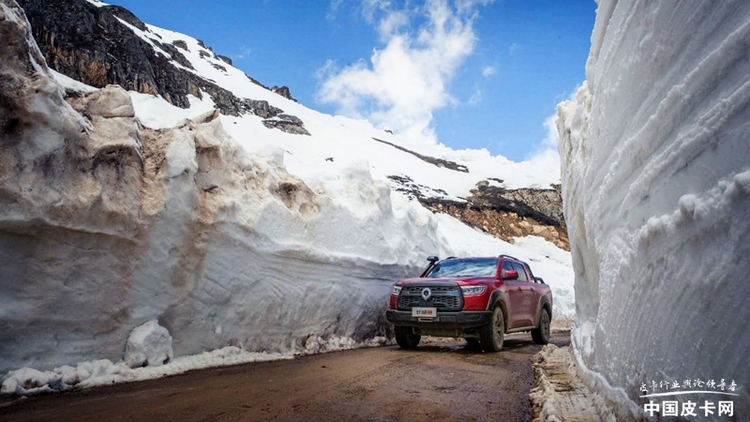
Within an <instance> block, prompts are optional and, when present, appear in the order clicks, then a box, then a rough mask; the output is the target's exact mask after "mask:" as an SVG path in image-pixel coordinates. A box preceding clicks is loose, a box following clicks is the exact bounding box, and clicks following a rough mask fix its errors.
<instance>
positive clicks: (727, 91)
mask: <svg viewBox="0 0 750 422" xmlns="http://www.w3.org/2000/svg"><path fill="white" fill-rule="evenodd" d="M749 54H750V3H748V2H746V1H723V2H704V3H690V4H689V5H688V4H686V3H681V2H652V1H632V2H617V1H602V2H601V3H600V5H599V8H598V10H597V18H596V24H595V29H594V33H593V35H592V48H591V55H590V57H589V60H588V63H587V66H586V76H587V81H586V83H584V85H583V87H582V88H581V89H580V90H579V91H578V93H577V96H576V101H575V103H571V102H568V103H564V104H561V105H560V107H559V108H558V116H559V120H558V129H559V132H560V135H561V143H560V154H561V158H562V163H563V164H562V178H563V198H564V205H565V215H566V220H567V224H568V230H569V234H570V243H571V251H572V255H573V265H574V269H575V295H576V307H577V316H576V324H575V329H574V331H573V345H574V346H575V350H576V352H577V355H578V358H579V360H580V363H581V364H583V365H584V366H585V367H586V368H587V370H588V371H589V372H588V374H589V378H590V380H591V381H592V382H594V383H596V384H598V385H599V388H600V389H601V390H604V391H607V392H608V393H609V394H610V395H611V396H612V397H613V398H616V399H617V400H619V402H620V403H621V404H623V405H624V407H623V409H621V410H622V411H623V412H624V413H625V414H628V413H632V414H638V409H641V410H642V409H643V403H644V402H646V403H647V402H648V401H649V400H654V401H655V402H656V403H659V398H658V397H657V398H640V397H639V396H642V395H646V394H653V393H665V392H670V391H672V392H674V391H680V390H711V391H715V392H719V391H722V392H725V393H729V392H730V389H729V386H730V385H731V383H732V382H734V383H735V384H736V385H737V387H736V388H734V389H733V390H734V391H733V392H732V393H734V394H737V396H729V395H719V396H702V397H701V396H695V395H693V396H690V395H681V396H671V397H666V398H664V400H679V401H680V403H681V404H682V403H684V402H686V401H688V400H692V401H693V402H695V401H696V400H698V402H699V403H701V404H703V401H704V399H707V400H708V399H713V401H714V406H716V401H717V400H730V401H734V415H735V417H736V416H739V418H740V419H743V418H748V417H750V396H749V395H748V388H750V371H748V369H747V368H748V356H750V332H749V331H748V330H747V328H746V327H745V323H746V322H747V321H750V307H748V306H747V303H746V302H747V299H748V297H750V284H749V283H748V274H750V258H748V257H750V241H749V240H748V239H750V142H749V140H748V136H749V135H750V79H748V75H750V61H748V55H749ZM685 380H691V381H690V382H689V383H688V384H690V385H689V386H686V385H685ZM652 381H654V382H655V384H652ZM710 381H713V383H711V382H710ZM666 382H668V384H665V383H666ZM675 382H677V384H678V386H679V387H678V388H677V389H675ZM722 382H723V383H724V385H721V384H720V383H722ZM712 384H713V385H712ZM654 385H656V388H654ZM665 385H667V387H666V388H665ZM720 385H721V387H720ZM631 411H632V412H631ZM698 412H699V413H700V415H699V416H701V417H705V414H704V412H703V411H698ZM656 414H657V413H654V415H656ZM718 416H719V415H718V414H717V413H716V412H715V413H714V415H713V416H712V417H714V418H716V417H718ZM722 417H723V418H726V414H725V415H724V416H722Z"/></svg>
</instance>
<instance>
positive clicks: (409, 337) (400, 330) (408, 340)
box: [396, 326, 422, 349]
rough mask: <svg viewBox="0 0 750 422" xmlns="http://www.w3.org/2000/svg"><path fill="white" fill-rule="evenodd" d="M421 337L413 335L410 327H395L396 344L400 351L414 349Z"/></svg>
mask: <svg viewBox="0 0 750 422" xmlns="http://www.w3.org/2000/svg"><path fill="white" fill-rule="evenodd" d="M421 339H422V336H420V335H419V334H414V330H413V329H412V328H411V327H398V326H397V327H396V343H398V345H399V346H400V347H401V348H402V349H416V348H417V346H418V345H419V341H420V340H421Z"/></svg>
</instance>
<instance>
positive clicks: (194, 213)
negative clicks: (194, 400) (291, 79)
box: [0, 2, 575, 394]
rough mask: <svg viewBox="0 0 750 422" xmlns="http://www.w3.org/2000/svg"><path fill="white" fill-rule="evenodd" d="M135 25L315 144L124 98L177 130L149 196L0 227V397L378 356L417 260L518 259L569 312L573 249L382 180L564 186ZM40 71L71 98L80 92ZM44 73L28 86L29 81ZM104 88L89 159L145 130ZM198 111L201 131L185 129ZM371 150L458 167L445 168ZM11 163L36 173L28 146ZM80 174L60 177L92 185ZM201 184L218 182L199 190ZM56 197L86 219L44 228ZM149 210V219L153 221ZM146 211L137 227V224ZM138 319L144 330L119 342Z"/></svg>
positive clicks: (529, 165)
mask: <svg viewBox="0 0 750 422" xmlns="http://www.w3.org/2000/svg"><path fill="white" fill-rule="evenodd" d="M94 3H95V4H97V5H99V6H100V5H102V4H101V3H100V2H94ZM148 28H149V32H144V31H140V30H138V29H137V28H133V27H131V29H133V30H134V31H135V32H137V33H138V34H139V35H140V36H141V37H144V38H152V37H155V36H156V35H157V34H158V36H159V37H160V38H158V37H157V38H158V39H159V41H160V42H162V43H165V42H166V43H170V42H172V41H175V40H183V41H185V42H186V43H187V46H188V51H183V53H184V54H185V56H186V57H187V58H188V60H190V62H191V63H192V64H193V66H194V68H195V69H196V70H195V72H197V73H198V74H200V75H201V76H202V77H204V78H207V79H212V80H214V81H216V83H217V84H218V85H220V86H222V87H224V88H226V89H228V90H230V91H232V92H234V94H235V95H237V96H238V97H247V98H251V99H255V100H267V101H268V102H269V103H270V104H271V105H273V106H276V107H279V108H281V109H283V110H284V112H285V113H287V114H292V115H295V116H297V117H299V118H301V119H302V120H303V121H304V124H305V128H306V129H307V130H308V131H309V132H310V133H311V136H304V135H292V134H287V133H284V132H282V131H280V130H275V129H268V128H266V127H265V126H263V124H262V122H261V119H260V118H259V117H256V116H254V115H245V116H242V117H234V116H224V115H222V116H220V117H219V118H218V119H216V120H211V118H210V116H208V115H206V114H204V112H206V111H208V110H210V109H211V108H212V106H213V102H212V101H211V100H210V98H209V97H208V95H205V94H204V95H203V99H199V98H197V97H190V103H191V107H190V108H189V109H187V110H183V109H179V108H177V107H174V106H172V105H170V104H168V103H167V102H166V101H164V100H163V99H161V98H159V97H154V96H148V95H144V94H139V93H135V92H130V93H129V97H130V102H132V107H133V108H134V110H135V116H136V118H137V119H138V120H139V121H140V122H141V124H143V125H145V126H146V127H151V128H155V129H161V128H171V127H173V126H180V127H179V128H177V129H174V130H173V131H171V132H169V131H160V132H156V134H155V135H153V136H156V137H157V138H156V139H159V140H163V139H162V138H163V137H165V136H167V137H168V139H166V140H163V141H164V142H167V143H168V145H167V147H165V150H164V157H163V162H162V164H160V165H161V167H160V169H159V173H158V175H159V177H160V178H161V179H159V180H158V183H159V184H160V185H159V186H162V185H163V186H164V189H163V194H162V193H159V194H158V195H163V196H158V197H156V198H153V197H147V198H143V197H141V196H139V195H141V194H142V193H143V192H144V191H139V190H138V189H139V188H138V186H140V185H139V183H141V181H138V182H137V183H132V184H130V185H126V186H124V187H123V188H122V189H120V190H114V191H113V192H112V193H110V194H107V195H109V196H107V195H104V194H101V193H97V192H105V193H106V192H109V191H108V189H109V188H108V187H107V186H106V185H102V186H99V185H97V184H96V183H97V182H96V181H94V182H91V181H90V180H89V179H86V180H87V182H86V183H84V184H82V185H81V186H70V185H64V186H63V185H56V187H55V188H54V189H52V188H50V189H46V188H44V187H43V189H41V190H40V191H39V192H36V193H34V194H33V196H28V197H24V198H25V199H24V201H22V202H20V204H22V206H21V205H19V206H13V207H10V206H9V207H5V206H4V207H2V208H0V210H2V213H0V223H2V225H3V227H7V228H8V230H9V231H5V232H0V279H2V280H3V281H2V282H0V292H1V293H2V294H0V324H2V330H0V356H1V358H0V373H6V372H7V375H5V376H4V377H3V378H2V392H4V393H15V394H33V393H39V392H46V391H52V390H62V389H67V388H80V387H89V386H94V385H102V384H109V383H112V382H120V381H131V380H136V379H149V378H154V377H159V376H164V375H169V374H175V373H180V372H183V371H185V370H189V369H195V368H200V367H208V366H213V365H220V364H235V363H241V362H249V361H257V360H266V359H280V358H289V357H291V356H293V355H294V354H306V353H318V352H324V351H330V350H339V349H346V348H351V347H357V346H362V345H368V344H380V343H382V342H383V341H384V340H383V339H382V338H378V337H376V338H375V339H372V337H373V336H377V335H382V329H383V321H382V314H383V310H384V307H385V306H386V299H387V295H388V293H389V291H390V286H391V284H392V283H393V282H395V281H397V280H398V279H400V278H405V277H408V276H413V275H414V274H415V273H416V272H417V271H418V270H419V269H420V268H421V267H422V266H423V264H424V259H425V257H426V256H429V255H439V256H441V257H445V256H449V255H455V256H461V255H498V254H501V253H505V254H511V255H515V256H518V257H519V258H521V259H524V260H527V261H528V262H529V263H530V264H531V266H532V268H533V270H534V272H535V274H536V275H537V276H540V277H543V278H544V279H545V281H546V282H547V283H548V284H549V285H550V286H551V287H552V290H553V293H554V295H555V306H554V314H555V317H570V316H572V315H573V313H574V310H575V304H574V297H573V285H572V280H573V270H572V267H571V261H570V254H569V253H567V252H565V251H563V250H560V249H559V248H557V247H556V246H554V245H552V244H551V243H549V242H547V241H545V240H542V239H540V238H535V237H527V238H521V239H518V241H517V242H516V244H515V245H512V244H509V243H507V242H504V241H501V240H498V239H496V238H493V237H491V236H489V235H486V234H484V233H482V232H479V231H477V230H475V229H472V228H469V227H468V226H466V225H464V224H462V223H460V222H459V221H458V220H455V219H453V218H452V217H449V216H447V215H442V214H433V213H432V212H430V211H428V210H426V209H425V208H423V207H422V206H421V205H420V204H419V203H418V202H417V201H413V200H409V199H408V198H407V197H406V196H405V195H404V194H402V193H399V192H396V191H394V190H392V189H391V185H390V182H389V180H388V179H386V176H388V175H394V174H395V175H399V174H406V175H408V176H409V177H410V178H412V179H413V180H414V181H415V182H416V183H419V184H422V185H425V186H429V187H431V188H437V189H443V190H444V191H445V192H446V196H447V197H450V198H458V199H460V197H463V196H467V195H468V194H469V191H470V189H472V188H473V187H474V186H475V184H476V183H477V182H479V181H482V180H485V179H487V178H489V177H493V178H499V179H502V180H504V183H503V186H504V187H506V188H522V187H538V188H547V187H549V186H550V184H552V183H559V169H557V168H537V167H535V163H533V162H528V161H527V162H522V163H514V162H511V161H509V160H507V159H505V158H504V157H501V156H491V155H490V154H489V153H488V152H487V151H486V150H462V151H454V150H451V149H450V148H448V147H445V146H443V145H428V144H424V143H419V142H414V141H411V140H410V139H407V138H404V137H401V136H399V135H398V134H395V135H394V134H390V133H386V132H385V131H384V130H382V129H378V128H375V127H373V126H372V125H371V124H370V123H368V122H366V121H358V120H353V119H349V118H345V117H341V116H329V115H324V114H321V113H318V112H316V111H314V110H311V109H308V108H306V107H304V106H303V105H301V104H298V103H296V102H294V101H290V100H287V99H285V98H283V97H281V96H279V95H277V94H275V93H272V92H270V91H268V90H266V89H264V88H262V87H260V86H258V85H256V84H255V83H253V82H252V81H250V79H249V78H247V77H246V75H245V74H244V73H242V72H241V71H240V70H238V69H236V68H234V67H232V66H230V65H228V64H227V63H224V62H222V61H220V60H219V59H216V58H214V57H213V55H212V54H209V55H208V56H205V55H204V56H205V57H201V55H200V51H201V50H205V49H204V48H203V47H201V46H200V45H199V43H198V41H197V40H195V39H193V38H191V37H188V36H186V35H182V34H178V33H175V32H172V31H167V30H163V29H160V28H156V27H153V26H148ZM213 64H219V65H221V66H223V67H224V69H226V70H225V71H222V70H219V69H217V68H216V67H214V66H213ZM49 75H52V77H54V78H55V80H56V81H57V83H58V84H59V85H60V86H63V87H65V88H67V89H68V90H71V91H91V89H90V87H89V88H87V87H85V86H82V84H80V83H79V82H77V81H73V80H71V79H70V78H67V77H64V76H62V75H60V74H57V73H53V74H49ZM48 77H49V76H46V75H45V74H44V72H42V74H41V77H40V79H39V81H41V82H40V83H48V81H47V79H46V78H48ZM50 83H51V82H50ZM45 86H46V85H45ZM50 87H54V84H51V85H49V86H48V87H47V88H49V89H45V90H41V91H39V92H38V93H37V94H35V95H37V96H38V97H39V98H42V97H43V96H48V97H49V98H51V99H52V100H50V101H52V102H54V101H55V98H57V97H55V96H59V95H60V94H59V92H56V91H55V89H54V88H50ZM58 91H59V90H58ZM107 92H108V94H107V95H106V96H103V98H105V100H106V101H109V102H111V103H112V104H113V106H117V107H118V108H117V110H118V112H119V113H120V114H118V115H117V116H115V117H113V118H109V117H108V118H107V119H103V118H101V117H97V119H99V120H97V121H95V122H94V123H96V124H99V123H97V122H105V123H106V124H107V125H109V126H105V128H110V129H112V128H118V127H123V128H129V129H128V130H131V131H132V133H131V132H128V133H122V134H118V135H117V136H114V137H112V136H98V135H97V136H98V137H96V138H95V140H96V142H101V143H104V144H105V145H104V146H103V147H101V148H103V151H104V150H106V151H110V150H107V149H106V148H111V147H110V146H109V145H116V146H117V147H118V148H121V150H122V151H128V150H129V149H134V148H137V146H138V145H137V144H138V141H137V140H136V139H135V138H134V137H133V136H136V135H133V134H135V133H136V132H137V131H138V130H140V129H137V125H135V124H133V122H131V121H130V120H128V119H132V118H130V117H128V115H127V110H128V107H130V105H129V104H127V103H126V102H124V101H125V100H124V99H123V98H121V97H119V96H118V95H119V94H117V90H116V89H112V90H109V91H107ZM44 98H47V97H44ZM105 100H102V101H104V102H103V103H102V104H105V105H106V104H107V103H106V101H105ZM44 101H46V99H45V100H44ZM123 110H125V111H123ZM209 114H210V113H209ZM199 115H201V117H200V118H199V119H198V120H199V122H194V123H191V122H187V121H185V120H184V119H186V118H191V119H192V118H196V117H197V116H199ZM48 117H49V119H48V120H45V121H43V123H41V124H45V125H48V126H49V127H47V126H45V127H44V128H43V130H47V131H50V133H52V132H53V131H61V130H63V129H60V128H66V127H68V126H69V125H72V124H74V123H75V122H80V121H82V119H81V117H80V116H79V115H78V114H76V113H74V112H73V110H71V109H69V108H64V109H63V110H62V111H59V112H56V113H54V114H50V115H49V116H48ZM50 122H51V123H50ZM58 122H63V123H58ZM70 122H74V123H70ZM75 124H82V123H75ZM102 124H104V123H102ZM66 125H68V126H66ZM50 128H51V129H50ZM66 130H67V129H66ZM170 130H171V129H170ZM76 133H81V130H78V131H77V132H76ZM94 135H96V132H95V131H94ZM94 135H92V137H93V136H94ZM110 135H111V134H110ZM56 136H57V135H56ZM118 136H119V137H118ZM144 136H145V135H144ZM120 137H121V138H123V139H122V141H121V142H120V140H119V139H120ZM373 138H378V139H382V140H386V141H388V142H392V143H394V144H397V145H401V146H403V147H405V148H409V149H411V150H414V151H416V152H419V153H420V154H423V155H426V156H433V157H438V158H443V159H446V160H452V161H455V162H457V163H459V164H462V165H465V166H467V167H468V168H469V170H470V172H469V173H461V172H457V171H453V170H450V169H447V168H440V167H438V166H435V165H433V164H430V163H427V162H424V161H422V160H420V159H418V158H416V157H414V156H413V155H410V154H407V153H404V152H402V151H399V150H398V149H396V148H394V147H392V146H389V145H385V144H383V143H380V142H377V141H375V140H373ZM60 139H63V137H62V136H61V137H60ZM92 139H94V138H92ZM92 142H93V141H92ZM116 142H120V143H116ZM108 143H109V144H108ZM21 147H23V146H21ZM19 148H20V147H19ZM97 148H99V147H98V146H97ZM20 154H21V156H23V157H26V158H28V162H29V163H33V162H35V161H34V160H36V159H38V157H37V156H36V155H34V154H39V152H38V151H36V150H33V149H29V150H25V151H21V153H20ZM0 167H1V166H0ZM75 171H77V170H74V171H73V172H71V173H70V174H67V173H66V174H63V175H61V177H60V179H59V180H68V179H66V178H70V179H71V180H76V179H75V178H76V177H78V178H80V177H89V176H88V175H85V176H82V175H80V174H78V173H75ZM101 171H104V170H101ZM119 174H120V173H118V175H119ZM128 174H131V173H128ZM63 176H64V177H63ZM95 176H96V177H99V176H98V173H97V174H95ZM35 177H36V176H35ZM102 177H103V176H102ZM118 177H119V176H118ZM204 179H206V180H209V179H210V180H222V181H223V182H224V184H217V185H214V184H212V185H200V183H201V181H202V180H204ZM19 180H21V182H22V183H27V181H28V183H35V182H34V180H36V179H19ZM103 180H106V179H103ZM143 183H146V182H143ZM29 186H31V185H29ZM144 186H147V185H146V184H144ZM84 188H85V189H87V190H86V191H83V190H81V191H78V190H76V189H84ZM308 188H309V189H308ZM144 189H145V188H144ZM29 191H30V190H29ZM24 192H25V191H24ZM92 192H93V193H92ZM149 192H151V191H149ZM157 192H160V191H157ZM29 195H31V194H29ZM97 195H101V196H97ZM128 195H131V196H128ZM208 195H213V196H210V197H209V196H208ZM285 195H286V196H285ZM131 197H132V198H136V199H135V201H136V202H133V201H129V200H128V198H131ZM206 198H208V199H206ZM71 201H72V202H73V203H75V204H77V205H76V207H77V208H75V210H78V211H76V212H79V211H80V210H84V211H85V210H88V209H91V210H92V211H91V214H90V215H92V216H95V218H93V219H91V218H87V217H76V218H77V219H71V220H65V218H69V215H67V214H64V213H63V214H61V213H57V214H54V215H52V214H49V215H44V214H42V213H43V212H46V211H44V210H50V209H51V210H54V209H55V208H54V206H60V207H62V206H63V205H65V204H67V203H70V202H71ZM137 201H145V202H140V203H139V202H137ZM149 201H150V202H149ZM151 202H153V203H155V204H159V205H158V207H156V208H153V209H152V208H149V205H148V204H150V203H151ZM144 203H145V204H146V205H144ZM60 204H62V205H60ZM91 204H93V205H91ZM102 204H103V205H102ZM206 204H208V205H206ZM26 206H28V208H23V207H26ZM99 206H101V207H105V209H106V210H107V211H108V213H105V212H104V211H99V210H98V208H96V207H99ZM86 207H89V208H86ZM91 207H93V208H91ZM107 207H109V208H107ZM201 207H203V208H201ZM143 210H146V211H148V212H147V213H146V214H148V213H151V214H148V215H146V217H143V215H144V211H143ZM87 212H88V211H87ZM149 215H153V216H154V217H153V218H151V217H148V216H149ZM70 218H73V217H70ZM148 218H151V219H150V220H149V219H148ZM143 221H147V222H148V224H149V225H148V226H147V229H148V233H147V234H146V235H141V234H140V233H141V232H142V230H143V228H144V227H143V226H139V224H145V223H143ZM47 222H51V223H49V224H48V223H47ZM149 321H154V322H151V323H149ZM142 324H149V327H147V329H145V330H144V332H142V333H139V332H136V333H133V330H134V329H136V327H139V326H141V325H142ZM129 338H131V339H132V341H133V343H132V344H133V346H132V348H131V349H130V350H131V351H132V353H131V354H129V355H128V353H127V351H126V350H127V344H128V339H129ZM368 339H370V340H368ZM170 351H171V352H170ZM147 355H148V356H152V357H151V358H148V357H146V356H147ZM79 362H80V363H79ZM138 365H140V366H143V367H137V368H131V366H138ZM157 365H158V366H157ZM16 368H21V369H16ZM32 368H37V369H32Z"/></svg>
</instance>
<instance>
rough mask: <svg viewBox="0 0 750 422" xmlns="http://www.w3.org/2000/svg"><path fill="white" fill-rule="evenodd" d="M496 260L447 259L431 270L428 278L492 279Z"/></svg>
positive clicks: (495, 269)
mask: <svg viewBox="0 0 750 422" xmlns="http://www.w3.org/2000/svg"><path fill="white" fill-rule="evenodd" d="M496 274H497V258H471V259H449V260H447V261H443V262H441V263H439V264H437V265H435V267H434V268H433V269H432V271H430V273H429V274H427V277H428V278H437V277H494V276H495V275H496Z"/></svg>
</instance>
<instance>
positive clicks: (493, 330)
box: [479, 306, 505, 352]
mask: <svg viewBox="0 0 750 422" xmlns="http://www.w3.org/2000/svg"><path fill="white" fill-rule="evenodd" d="M504 336H505V318H504V317H503V310H502V309H500V307H499V306H497V307H495V310H493V311H492V321H490V323H489V324H487V325H485V326H484V327H482V328H481V329H480V330H479V344H480V345H481V346H482V350H484V351H485V352H499V351H501V350H503V338H504Z"/></svg>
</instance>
